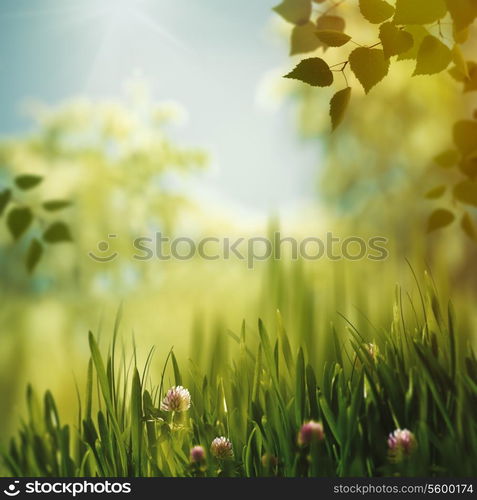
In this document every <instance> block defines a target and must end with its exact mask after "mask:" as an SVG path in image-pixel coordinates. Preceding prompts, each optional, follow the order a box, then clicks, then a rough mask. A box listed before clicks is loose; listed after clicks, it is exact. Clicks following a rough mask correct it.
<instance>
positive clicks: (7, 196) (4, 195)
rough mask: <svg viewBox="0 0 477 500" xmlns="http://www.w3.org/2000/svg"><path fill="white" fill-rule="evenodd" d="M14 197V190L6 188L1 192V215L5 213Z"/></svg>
mask: <svg viewBox="0 0 477 500" xmlns="http://www.w3.org/2000/svg"><path fill="white" fill-rule="evenodd" d="M11 198H12V192H11V191H10V190H9V189H5V191H2V192H1V193H0V217H1V216H2V215H3V212H4V211H5V208H6V207H7V205H8V203H9V202H10V200H11Z"/></svg>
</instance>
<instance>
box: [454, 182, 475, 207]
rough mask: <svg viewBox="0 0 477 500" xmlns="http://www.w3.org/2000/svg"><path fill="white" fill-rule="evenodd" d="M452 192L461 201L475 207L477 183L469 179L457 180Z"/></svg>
mask: <svg viewBox="0 0 477 500" xmlns="http://www.w3.org/2000/svg"><path fill="white" fill-rule="evenodd" d="M453 194H454V198H455V199H456V200H459V201H460V202H461V203H465V204H467V205H473V206H474V207H477V183H475V182H473V181H469V180H465V181H462V182H459V183H458V184H456V185H455V186H454V191H453Z"/></svg>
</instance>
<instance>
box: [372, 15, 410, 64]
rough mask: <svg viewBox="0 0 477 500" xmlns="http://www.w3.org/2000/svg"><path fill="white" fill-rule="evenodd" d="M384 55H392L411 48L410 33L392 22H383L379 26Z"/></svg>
mask: <svg viewBox="0 0 477 500" xmlns="http://www.w3.org/2000/svg"><path fill="white" fill-rule="evenodd" d="M379 38H380V40H381V43H382V44H383V52H384V57H392V56H397V55H399V54H402V53H404V52H407V51H408V50H410V49H412V46H413V45H414V39H413V37H412V35H411V34H410V33H408V32H407V31H404V30H400V29H399V28H398V27H396V26H395V25H394V24H393V23H384V24H382V25H381V27H380V28H379Z"/></svg>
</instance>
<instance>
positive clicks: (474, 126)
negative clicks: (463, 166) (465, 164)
mask: <svg viewBox="0 0 477 500" xmlns="http://www.w3.org/2000/svg"><path fill="white" fill-rule="evenodd" d="M453 136H454V144H455V145H456V146H457V149H458V150H459V151H460V152H461V153H462V156H467V155H469V154H471V153H473V152H474V151H477V122H474V121H472V120H460V121H458V122H457V123H456V124H455V125H454V129H453Z"/></svg>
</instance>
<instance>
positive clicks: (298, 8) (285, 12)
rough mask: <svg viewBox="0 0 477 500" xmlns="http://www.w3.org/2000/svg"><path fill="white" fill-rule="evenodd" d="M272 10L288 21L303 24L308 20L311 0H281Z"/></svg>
mask: <svg viewBox="0 0 477 500" xmlns="http://www.w3.org/2000/svg"><path fill="white" fill-rule="evenodd" d="M273 10H274V11H275V12H276V13H277V14H279V15H280V16H282V17H283V19H285V20H286V21H288V22H289V23H293V24H305V23H306V22H307V21H309V20H310V16H311V0H283V2H282V3H281V4H280V5H277V6H276V7H274V8H273Z"/></svg>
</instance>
